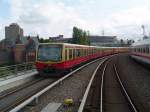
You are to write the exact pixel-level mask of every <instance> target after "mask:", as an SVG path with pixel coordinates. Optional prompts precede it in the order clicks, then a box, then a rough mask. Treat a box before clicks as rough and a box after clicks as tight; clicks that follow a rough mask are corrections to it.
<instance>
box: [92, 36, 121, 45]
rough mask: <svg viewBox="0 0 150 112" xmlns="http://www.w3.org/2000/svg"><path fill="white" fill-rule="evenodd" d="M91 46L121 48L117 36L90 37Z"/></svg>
mask: <svg viewBox="0 0 150 112" xmlns="http://www.w3.org/2000/svg"><path fill="white" fill-rule="evenodd" d="M89 39H90V44H91V45H93V46H108V47H113V46H119V44H118V40H117V37H116V36H97V35H96V36H90V37H89Z"/></svg>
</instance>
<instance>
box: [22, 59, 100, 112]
mask: <svg viewBox="0 0 150 112" xmlns="http://www.w3.org/2000/svg"><path fill="white" fill-rule="evenodd" d="M100 62H101V61H97V62H95V63H93V64H90V65H89V66H87V67H85V68H83V69H82V70H80V71H78V72H77V73H75V74H74V75H73V76H71V77H69V78H68V79H66V80H65V81H63V82H62V83H61V84H59V85H57V86H56V87H54V88H52V89H51V90H49V91H48V92H46V93H45V94H43V95H42V96H41V97H40V98H39V102H38V104H37V105H36V106H33V107H32V108H31V107H29V108H28V107H26V108H24V109H23V110H22V111H25V112H33V111H34V112H40V111H41V110H42V108H44V107H45V106H46V105H47V104H48V103H62V105H63V106H61V107H60V108H59V109H58V112H64V111H66V108H65V106H64V100H65V99H67V98H71V99H73V105H72V106H71V110H72V111H73V112H76V111H77V109H78V106H79V104H80V101H81V99H82V97H83V94H84V92H85V89H86V87H87V85H88V83H89V80H90V78H91V76H92V74H93V72H94V70H95V69H96V67H97V66H98V64H99V63H100Z"/></svg>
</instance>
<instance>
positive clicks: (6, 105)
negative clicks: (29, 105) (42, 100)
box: [0, 78, 56, 112]
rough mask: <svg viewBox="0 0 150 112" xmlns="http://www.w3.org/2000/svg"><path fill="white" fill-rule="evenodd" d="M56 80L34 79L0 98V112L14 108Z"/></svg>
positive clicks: (6, 111)
mask: <svg viewBox="0 0 150 112" xmlns="http://www.w3.org/2000/svg"><path fill="white" fill-rule="evenodd" d="M55 80H56V79H43V78H40V79H36V80H34V81H32V82H30V83H28V84H25V85H23V86H21V87H18V88H15V89H13V90H11V91H9V92H7V93H5V94H3V95H1V96H0V112H8V111H9V110H10V109H11V108H14V107H15V106H17V105H18V104H20V103H21V102H23V101H25V99H27V98H29V97H31V96H32V95H34V94H35V93H37V92H38V91H40V90H42V89H43V88H44V87H46V86H48V85H49V84H51V83H52V82H54V81H55Z"/></svg>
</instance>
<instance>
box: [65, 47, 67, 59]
mask: <svg viewBox="0 0 150 112" xmlns="http://www.w3.org/2000/svg"><path fill="white" fill-rule="evenodd" d="M67 54H68V53H67V49H66V50H65V60H68V55H67Z"/></svg>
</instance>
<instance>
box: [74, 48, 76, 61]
mask: <svg viewBox="0 0 150 112" xmlns="http://www.w3.org/2000/svg"><path fill="white" fill-rule="evenodd" d="M73 58H74V59H75V58H76V49H73Z"/></svg>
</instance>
